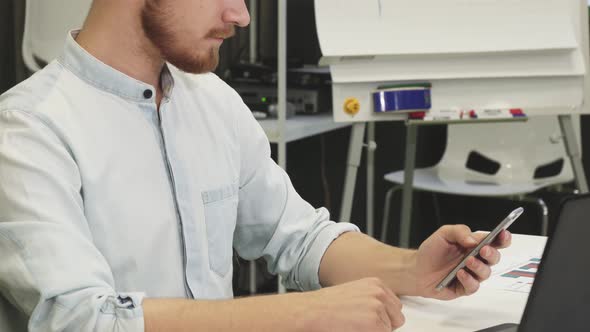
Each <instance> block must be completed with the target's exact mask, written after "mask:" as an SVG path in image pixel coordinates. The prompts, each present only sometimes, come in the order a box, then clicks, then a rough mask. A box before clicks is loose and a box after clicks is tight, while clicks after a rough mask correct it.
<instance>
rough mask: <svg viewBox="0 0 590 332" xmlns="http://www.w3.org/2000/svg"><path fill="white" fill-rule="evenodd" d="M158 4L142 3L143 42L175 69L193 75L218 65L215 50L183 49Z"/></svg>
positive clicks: (188, 47) (171, 23)
mask: <svg viewBox="0 0 590 332" xmlns="http://www.w3.org/2000/svg"><path fill="white" fill-rule="evenodd" d="M158 3H161V1H146V4H145V6H144V8H143V10H142V12H141V24H142V27H143V30H144V32H145V35H146V36H147V38H148V39H149V40H150V41H151V42H152V43H153V44H154V45H155V46H156V48H157V49H158V51H159V52H160V54H161V56H162V58H163V60H165V61H167V62H169V63H171V64H172V65H174V66H175V67H177V68H178V69H180V70H182V71H184V72H187V73H193V74H200V73H206V72H210V71H213V70H215V68H217V65H218V64H219V49H218V48H216V47H213V46H211V47H210V49H208V50H195V48H194V47H191V46H190V45H184V44H183V43H182V42H181V41H180V40H179V37H181V36H182V34H181V33H179V32H175V30H174V20H173V19H171V17H170V16H169V15H166V13H167V11H166V9H165V8H162V6H161V5H160V4H158ZM231 34H233V27H231V32H226V33H225V35H224V31H219V30H215V31H211V32H210V33H209V34H208V36H224V37H226V36H227V35H231Z"/></svg>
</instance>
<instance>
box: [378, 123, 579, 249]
mask: <svg viewBox="0 0 590 332" xmlns="http://www.w3.org/2000/svg"><path fill="white" fill-rule="evenodd" d="M576 124H577V127H578V128H576V129H577V137H578V141H579V137H580V135H579V119H577V121H576ZM385 180H386V181H388V182H392V183H395V184H397V185H396V186H394V187H392V188H391V189H390V190H389V191H388V192H387V195H386V198H385V207H384V216H383V224H382V229H381V241H383V242H385V241H386V237H387V229H388V223H389V214H390V205H391V199H392V196H393V194H394V193H395V192H396V191H400V190H401V189H402V185H403V183H404V171H397V172H392V173H388V174H386V175H385ZM573 180H574V174H573V171H572V168H571V165H570V160H569V158H568V156H567V153H566V150H565V147H564V144H563V139H562V134H561V130H560V126H559V122H558V119H557V117H555V116H543V117H532V118H530V119H529V120H528V121H527V122H518V123H486V124H474V125H461V124H460V125H449V126H448V135H447V145H446V150H445V153H444V155H443V157H442V159H441V160H440V162H439V163H438V164H437V165H435V166H433V167H429V168H423V169H416V170H415V173H414V184H413V188H414V189H415V190H422V191H429V192H432V193H444V194H456V195H465V196H480V197H502V198H510V199H516V200H519V201H523V202H531V203H536V204H537V205H538V206H539V209H540V211H541V215H542V220H541V234H543V235H546V234H547V229H548V209H547V205H546V204H545V202H544V201H543V200H542V199H540V198H536V197H532V196H529V194H531V193H533V192H535V191H537V190H539V189H541V188H545V187H549V186H553V185H558V184H564V183H567V182H570V181H573ZM438 210H439V209H438V205H437V204H436V199H435V213H436V216H437V218H438V219H439V222H440V213H439V211H438ZM406 236H408V235H406ZM400 241H402V243H409V238H408V239H401V238H400ZM403 241H406V242H403Z"/></svg>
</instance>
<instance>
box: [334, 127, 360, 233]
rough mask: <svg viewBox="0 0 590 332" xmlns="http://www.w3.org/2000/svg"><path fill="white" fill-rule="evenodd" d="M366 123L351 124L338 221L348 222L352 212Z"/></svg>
mask: <svg viewBox="0 0 590 332" xmlns="http://www.w3.org/2000/svg"><path fill="white" fill-rule="evenodd" d="M365 128H366V123H364V122H362V123H355V124H354V125H353V126H352V132H351V134H350V142H349V144H348V162H347V168H346V177H345V180H344V193H343V194H342V206H341V208H340V221H341V222H350V214H351V212H352V201H353V199H354V187H355V185H356V175H357V172H358V168H359V165H360V164H361V156H362V152H363V140H364V136H365Z"/></svg>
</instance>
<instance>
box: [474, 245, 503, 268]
mask: <svg viewBox="0 0 590 332" xmlns="http://www.w3.org/2000/svg"><path fill="white" fill-rule="evenodd" d="M479 256H480V257H481V258H482V260H483V261H484V263H485V262H487V263H488V265H489V266H494V265H496V264H498V263H499V262H500V259H501V258H502V254H501V253H500V252H499V251H498V250H497V249H495V248H493V247H491V246H485V247H483V248H481V250H480V251H479Z"/></svg>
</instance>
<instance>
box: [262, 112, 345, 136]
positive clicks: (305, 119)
mask: <svg viewBox="0 0 590 332" xmlns="http://www.w3.org/2000/svg"><path fill="white" fill-rule="evenodd" d="M258 122H259V123H260V126H261V127H262V129H264V132H265V133H266V136H267V137H268V140H269V141H270V142H271V143H278V142H279V139H280V137H281V132H280V128H279V122H278V120H277V119H263V120H258ZM350 126H352V123H337V122H334V117H333V116H332V114H331V113H326V114H317V115H296V116H294V117H292V118H289V119H287V121H286V123H285V141H286V142H287V143H288V142H293V141H297V140H300V139H303V138H307V137H311V136H315V135H319V134H323V133H327V132H329V131H333V130H336V129H340V128H346V127H350Z"/></svg>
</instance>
